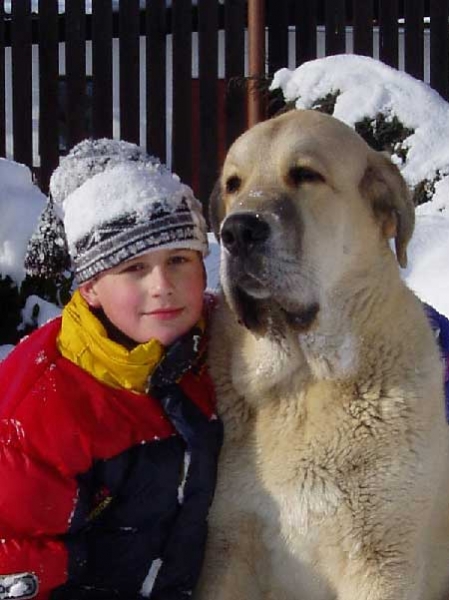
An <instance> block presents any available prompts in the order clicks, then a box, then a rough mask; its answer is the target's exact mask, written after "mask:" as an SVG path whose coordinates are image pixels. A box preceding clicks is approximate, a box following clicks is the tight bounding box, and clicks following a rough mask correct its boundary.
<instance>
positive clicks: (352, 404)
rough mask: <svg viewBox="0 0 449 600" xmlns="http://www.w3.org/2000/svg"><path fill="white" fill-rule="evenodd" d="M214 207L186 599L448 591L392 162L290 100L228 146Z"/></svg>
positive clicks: (409, 597)
mask: <svg viewBox="0 0 449 600" xmlns="http://www.w3.org/2000/svg"><path fill="white" fill-rule="evenodd" d="M210 206H211V222H212V225H213V228H214V231H215V233H216V235H217V237H218V238H219V240H220V242H221V266H220V278H221V286H222V297H221V298H220V300H219V306H218V308H217V310H216V312H215V314H214V317H213V322H212V326H211V340H210V354H209V363H210V371H211V375H212V378H213V380H214V382H215V386H216V391H217V398H218V409H219V412H220V414H221V417H222V419H223V421H224V426H225V442H224V446H223V450H222V455H221V459H220V465H219V479H218V485H217V491H216V495H215V500H214V503H213V506H212V509H211V514H210V534H209V541H208V549H207V553H206V560H205V565H204V568H203V573H202V577H201V582H200V586H199V589H198V593H197V595H196V598H198V599H200V600H336V599H338V600H442V599H443V598H447V597H448V593H449V457H448V454H449V451H448V450H449V435H448V433H449V432H448V429H447V425H446V419H445V414H444V397H443V373H442V365H441V358H440V356H439V351H438V348H437V345H436V341H435V338H434V334H433V333H432V330H431V328H430V326H429V324H428V321H427V318H426V316H425V313H424V311H423V307H422V305H421V302H420V301H419V300H418V299H417V298H416V297H415V295H414V294H413V293H412V291H410V289H408V288H407V287H406V285H405V284H404V283H403V281H402V280H401V277H400V272H399V265H400V266H402V267H404V266H406V262H407V244H408V242H409V240H410V238H411V235H412V232H413V227H414V206H413V202H412V199H411V197H410V194H409V191H408V189H407V186H406V184H405V182H404V180H403V179H402V177H401V175H400V172H399V170H398V168H397V167H396V166H395V165H393V163H392V162H391V161H390V159H389V158H388V157H386V156H385V155H384V154H382V153H379V152H376V151H374V150H372V149H371V148H370V147H369V146H368V145H367V144H366V143H365V142H364V140H363V139H362V138H361V137H360V136H359V135H358V134H357V133H356V132H355V131H353V130H352V129H351V128H350V127H349V126H347V125H345V124H344V123H342V122H340V121H338V120H337V119H335V118H334V117H331V116H328V115H325V114H322V113H319V112H317V111H313V110H294V111H291V112H289V113H286V114H284V115H281V116H278V117H276V118H273V119H271V120H267V121H265V122H262V123H259V124H258V125H256V126H254V127H253V128H251V129H250V130H248V131H247V132H245V133H244V134H243V135H242V136H240V137H239V138H238V139H237V140H236V141H235V142H234V143H233V145H232V146H231V148H230V150H229V152H228V154H227V156H226V158H225V161H224V166H223V169H222V173H221V176H220V179H219V181H218V183H217V185H216V187H215V189H214V192H213V193H212V196H211V199H210ZM398 263H399V265H398Z"/></svg>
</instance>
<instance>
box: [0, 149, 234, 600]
mask: <svg viewBox="0 0 449 600" xmlns="http://www.w3.org/2000/svg"><path fill="white" fill-rule="evenodd" d="M50 190H51V193H52V195H53V197H54V199H55V201H56V202H58V203H59V204H62V211H63V223H64V229H65V234H66V237H67V243H68V250H69V254H70V258H71V261H72V264H73V267H74V270H75V277H76V280H77V283H78V289H77V290H76V291H75V292H74V294H73V297H72V299H71V300H70V302H69V303H68V304H67V306H66V307H65V308H64V310H63V312H62V317H61V318H58V319H56V320H53V321H51V322H50V323H48V324H47V325H45V326H43V327H41V328H40V329H38V330H37V331H35V332H34V333H33V334H32V335H31V336H30V337H29V338H27V339H26V340H24V341H22V343H20V344H19V345H18V346H17V347H16V349H15V350H14V351H13V352H12V353H11V354H10V355H9V356H8V357H7V359H6V360H5V361H4V362H3V363H2V364H1V365H0V473H1V479H2V485H1V486H0V537H1V540H0V541H1V543H0V591H1V593H0V596H1V597H2V598H22V599H23V598H31V597H36V598H37V599H38V600H47V599H52V600H60V599H61V600H83V599H86V600H100V599H105V600H113V599H115V598H117V599H120V600H125V599H126V600H131V599H137V598H151V599H153V600H178V599H180V598H185V597H187V596H188V595H190V594H191V592H192V589H193V588H194V586H195V583H196V581H197V578H198V575H199V571H200V568H201V562H202V558H203V551H204V544H205V537H206V521H207V513H208V509H209V506H210V503H211V500H212V496H213V491H214V487H215V476H216V464H217V459H218V454H219V449H220V446H221V440H222V427H221V422H220V421H219V419H218V418H217V417H216V414H215V412H214V393H213V389H212V385H211V382H210V379H209V376H208V373H207V370H206V366H205V357H204V346H205V326H206V322H207V312H208V307H207V304H208V303H207V302H206V301H205V299H206V296H205V295H204V289H205V283H206V282H205V270H204V265H203V260H202V257H203V256H204V255H205V253H206V252H207V234H206V226H205V222H204V219H203V217H202V215H201V207H200V205H199V202H198V201H197V200H196V199H195V198H194V197H193V195H192V192H191V190H190V188H188V187H187V186H185V185H182V184H181V183H180V182H179V180H178V179H177V178H176V177H175V176H173V175H172V174H171V173H170V172H169V171H168V170H167V169H166V168H165V167H163V166H162V165H161V164H160V163H157V162H155V161H154V160H152V159H150V158H149V157H147V156H146V155H144V154H143V153H142V152H141V151H140V150H139V149H138V148H137V147H135V146H134V145H132V144H125V143H123V142H122V143H118V142H112V141H105V140H101V141H97V142H89V141H85V142H82V143H81V144H79V145H78V146H77V147H75V148H74V150H72V152H71V153H70V155H69V156H68V157H66V158H65V159H63V160H62V161H61V165H60V167H58V169H57V170H56V171H55V173H54V175H53V177H52V181H51V184H50Z"/></svg>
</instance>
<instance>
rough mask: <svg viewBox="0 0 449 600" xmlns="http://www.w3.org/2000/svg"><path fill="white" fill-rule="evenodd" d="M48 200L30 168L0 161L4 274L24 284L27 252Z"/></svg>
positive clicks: (0, 269)
mask: <svg viewBox="0 0 449 600" xmlns="http://www.w3.org/2000/svg"><path fill="white" fill-rule="evenodd" d="M45 202H46V197H45V196H44V194H42V192H41V191H40V190H39V188H38V187H37V186H35V185H34V184H33V182H32V179H31V173H30V170H29V169H28V167H26V166H25V165H20V164H18V163H15V162H12V161H9V160H6V159H4V158H0V210H1V215H2V216H1V219H0V275H2V276H3V277H4V276H6V275H9V276H10V277H11V279H13V280H14V281H15V282H17V283H20V282H22V280H23V279H24V277H25V270H24V266H23V262H24V258H25V251H26V247H27V243H28V240H29V239H30V237H31V235H32V233H33V231H34V228H35V226H36V223H37V220H38V217H39V215H40V213H41V212H42V210H43V208H44V206H45Z"/></svg>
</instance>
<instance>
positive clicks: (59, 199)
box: [28, 140, 208, 283]
mask: <svg viewBox="0 0 449 600" xmlns="http://www.w3.org/2000/svg"><path fill="white" fill-rule="evenodd" d="M50 193H51V197H52V198H53V199H54V201H55V209H56V210H57V212H59V214H60V217H61V219H62V222H63V225H64V232H65V236H66V242H67V249H68V254H69V256H70V259H71V263H72V267H73V269H74V272H75V277H76V280H77V282H78V283H83V282H85V281H87V280H89V279H91V278H92V277H94V276H95V275H97V274H98V273H101V272H102V271H105V270H107V269H110V268H111V267H114V266H116V265H118V264H120V263H121V262H123V261H125V260H128V259H129V258H133V257H135V256H138V255H139V254H144V253H146V252H148V251H150V250H156V249H160V248H165V249H170V248H187V249H192V250H197V251H199V252H201V253H202V254H203V255H206V254H207V251H208V244H207V227H206V222H205V220H204V218H203V216H202V211H201V204H200V202H199V201H198V200H197V199H196V198H195V197H194V195H193V192H192V190H191V189H190V188H189V187H188V186H187V185H184V184H182V183H181V182H180V180H179V178H178V177H177V176H176V175H174V174H172V173H171V172H170V171H169V170H168V169H167V168H166V167H165V166H164V165H162V164H161V163H160V162H159V161H158V160H157V159H155V158H154V157H150V156H148V155H147V154H145V153H144V152H143V151H142V150H141V149H140V148H138V147H137V146H135V145H134V144H129V143H127V142H117V141H113V140H97V141H90V140H85V141H84V142H81V143H80V144H78V145H77V146H75V148H74V149H73V150H72V151H71V152H70V154H69V155H68V156H67V157H65V158H64V159H63V160H62V161H61V164H60V166H59V167H58V168H57V169H56V171H55V172H54V174H53V176H52V178H51V180H50ZM41 254H42V253H41ZM44 254H45V253H44ZM41 258H42V256H41ZM29 267H30V265H29ZM28 271H29V272H30V268H28ZM35 271H36V269H35Z"/></svg>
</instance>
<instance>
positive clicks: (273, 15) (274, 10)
mask: <svg viewBox="0 0 449 600" xmlns="http://www.w3.org/2000/svg"><path fill="white" fill-rule="evenodd" d="M288 23H289V0H276V2H267V8H266V26H267V27H268V52H267V57H268V74H269V76H272V75H273V74H274V73H275V72H276V71H278V70H279V69H282V68H283V67H286V66H287V65H288Z"/></svg>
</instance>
